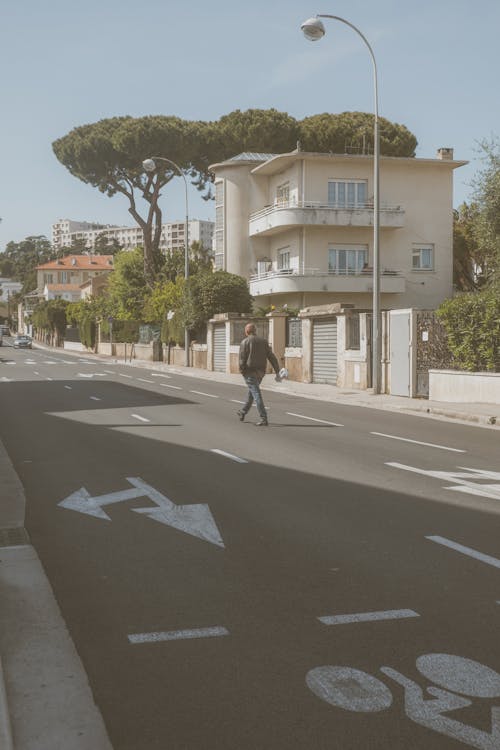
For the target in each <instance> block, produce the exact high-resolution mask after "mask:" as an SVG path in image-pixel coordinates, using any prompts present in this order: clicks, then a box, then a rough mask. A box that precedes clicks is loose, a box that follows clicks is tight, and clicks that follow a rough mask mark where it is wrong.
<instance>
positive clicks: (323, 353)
mask: <svg viewBox="0 0 500 750" xmlns="http://www.w3.org/2000/svg"><path fill="white" fill-rule="evenodd" d="M312 359H313V362H312V365H313V366H312V374H313V383H331V384H333V385H336V383H337V319H336V318H332V319H330V320H315V321H314V324H313V357H312Z"/></svg>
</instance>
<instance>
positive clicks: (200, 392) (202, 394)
mask: <svg viewBox="0 0 500 750" xmlns="http://www.w3.org/2000/svg"><path fill="white" fill-rule="evenodd" d="M189 392H190V393H197V394H198V396H208V397H209V398H219V397H218V396H215V395H214V394H213V393H205V392H204V391H189Z"/></svg>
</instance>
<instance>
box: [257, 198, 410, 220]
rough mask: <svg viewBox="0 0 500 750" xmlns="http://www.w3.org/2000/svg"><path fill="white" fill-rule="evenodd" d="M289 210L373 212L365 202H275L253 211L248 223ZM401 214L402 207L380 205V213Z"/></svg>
mask: <svg viewBox="0 0 500 750" xmlns="http://www.w3.org/2000/svg"><path fill="white" fill-rule="evenodd" d="M290 208H302V209H310V210H314V211H318V210H330V211H373V209H374V205H373V201H365V202H364V203H345V202H344V203H322V202H321V201H294V200H292V201H277V202H276V203H274V204H272V205H269V206H264V208H262V209H261V210H260V211H254V212H253V213H251V214H250V221H254V220H255V219H260V218H263V217H265V216H269V214H272V213H274V212H275V211H279V210H281V209H290ZM395 211H396V212H402V211H404V209H403V207H402V206H400V205H392V204H388V203H384V202H382V203H380V213H381V214H383V213H389V212H395Z"/></svg>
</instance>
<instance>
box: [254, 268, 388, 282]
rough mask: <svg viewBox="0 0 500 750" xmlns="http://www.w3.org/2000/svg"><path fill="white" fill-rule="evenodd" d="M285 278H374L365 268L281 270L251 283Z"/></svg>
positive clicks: (385, 273) (258, 275)
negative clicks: (357, 269)
mask: <svg viewBox="0 0 500 750" xmlns="http://www.w3.org/2000/svg"><path fill="white" fill-rule="evenodd" d="M380 275H381V276H393V277H394V276H401V275H402V274H401V271H397V270H395V269H392V268H384V269H382V270H381V272H380ZM283 276H351V277H354V276H357V277H360V278H368V279H370V278H372V277H373V268H370V267H368V268H364V269H362V270H360V271H356V270H353V269H350V268H345V269H338V270H328V271H326V270H323V269H321V268H301V269H299V268H279V269H276V268H274V269H270V270H269V271H263V272H261V273H256V274H253V275H252V276H250V281H263V280H265V279H276V278H282V277H283Z"/></svg>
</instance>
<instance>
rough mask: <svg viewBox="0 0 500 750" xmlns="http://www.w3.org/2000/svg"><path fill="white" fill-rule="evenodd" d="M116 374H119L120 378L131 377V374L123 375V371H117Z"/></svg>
mask: <svg viewBox="0 0 500 750" xmlns="http://www.w3.org/2000/svg"><path fill="white" fill-rule="evenodd" d="M118 375H119V376H120V377H121V378H132V375H125V373H124V372H119V373H118Z"/></svg>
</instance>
